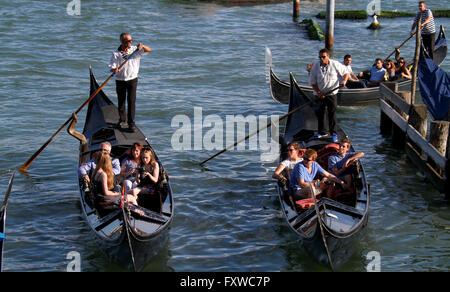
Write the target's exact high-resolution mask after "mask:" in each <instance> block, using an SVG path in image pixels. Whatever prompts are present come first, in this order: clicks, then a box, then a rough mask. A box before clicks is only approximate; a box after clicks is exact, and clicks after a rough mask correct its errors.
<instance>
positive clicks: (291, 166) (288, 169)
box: [281, 158, 303, 178]
mask: <svg viewBox="0 0 450 292" xmlns="http://www.w3.org/2000/svg"><path fill="white" fill-rule="evenodd" d="M300 161H303V158H302V159H300ZM300 161H293V160H290V159H286V160H283V161H282V162H281V164H282V165H283V166H284V169H285V170H286V172H287V174H288V178H290V177H291V173H292V170H293V169H294V166H295V165H296V164H297V163H299V162H300Z"/></svg>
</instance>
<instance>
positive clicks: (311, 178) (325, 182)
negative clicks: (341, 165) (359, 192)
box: [290, 149, 344, 201]
mask: <svg viewBox="0 0 450 292" xmlns="http://www.w3.org/2000/svg"><path fill="white" fill-rule="evenodd" d="M316 159H317V152H316V151H315V150H313V149H308V150H306V152H305V155H304V156H303V161H302V162H300V163H297V164H296V165H295V167H294V169H293V170H292V174H291V177H290V188H291V191H292V194H293V198H294V200H296V201H297V200H302V199H306V198H309V197H311V196H312V193H311V189H310V187H312V188H315V189H316V190H317V192H316V193H321V192H323V191H325V192H326V194H327V197H329V196H330V195H331V191H332V189H331V184H330V181H334V182H336V183H338V184H341V185H344V182H343V181H342V180H340V179H339V178H337V177H336V176H334V175H333V174H331V173H329V172H328V171H326V170H324V169H323V168H322V167H321V166H320V165H319V163H317V162H316V161H315V160H316ZM317 173H320V174H322V175H323V176H324V178H323V179H322V180H320V179H315V177H316V175H317Z"/></svg>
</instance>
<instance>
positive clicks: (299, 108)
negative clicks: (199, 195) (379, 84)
mask: <svg viewBox="0 0 450 292" xmlns="http://www.w3.org/2000/svg"><path fill="white" fill-rule="evenodd" d="M339 88H340V86H339V87H336V88H334V89H332V90H330V91H329V92H327V93H326V94H324V95H328V94H330V93H331V92H333V91H335V90H336V89H339ZM318 100H319V98H318V97H316V98H314V99H312V100H310V101H309V102H307V103H305V104H303V105H301V106H299V107H298V108H296V109H293V110H291V111H290V112H288V113H287V114H285V115H283V116H281V117H280V118H278V122H279V121H281V120H283V119H285V118H286V117H288V116H290V115H292V114H293V113H295V112H297V111H299V110H301V109H303V108H305V107H306V106H309V105H311V104H312V103H314V102H316V101H318ZM270 125H272V122H269V123H268V124H267V125H266V126H264V127H263V128H260V129H258V131H256V132H253V133H252V134H250V135H248V136H247V137H245V138H242V139H241V140H239V141H237V142H236V143H234V144H233V145H230V146H228V147H227V148H225V149H223V150H221V151H220V152H218V153H216V154H214V155H213V156H211V157H210V158H208V159H206V160H204V161H202V162H201V163H200V165H203V164H205V163H206V162H208V161H210V160H211V159H213V158H215V157H217V156H219V155H220V154H222V153H224V152H225V151H227V150H229V149H230V148H233V147H234V146H236V145H237V144H239V143H241V142H243V141H245V140H247V139H248V138H250V137H252V136H254V135H256V134H258V133H259V132H261V131H262V130H265V129H267V128H268V127H270Z"/></svg>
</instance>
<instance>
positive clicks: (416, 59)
mask: <svg viewBox="0 0 450 292" xmlns="http://www.w3.org/2000/svg"><path fill="white" fill-rule="evenodd" d="M421 24H422V19H421V18H420V17H419V20H418V21H417V30H416V52H415V54H414V66H413V71H412V82H411V104H414V103H415V99H416V83H417V71H418V68H417V67H418V66H419V55H420V43H421V41H422V40H421V35H420V33H421V32H420V25H421Z"/></svg>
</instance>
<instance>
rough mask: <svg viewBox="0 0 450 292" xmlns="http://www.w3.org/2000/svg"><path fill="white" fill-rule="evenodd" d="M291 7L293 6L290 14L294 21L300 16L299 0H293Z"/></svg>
mask: <svg viewBox="0 0 450 292" xmlns="http://www.w3.org/2000/svg"><path fill="white" fill-rule="evenodd" d="M292 7H293V13H292V15H293V17H294V21H297V20H298V17H299V16H300V0H293V1H292Z"/></svg>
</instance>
